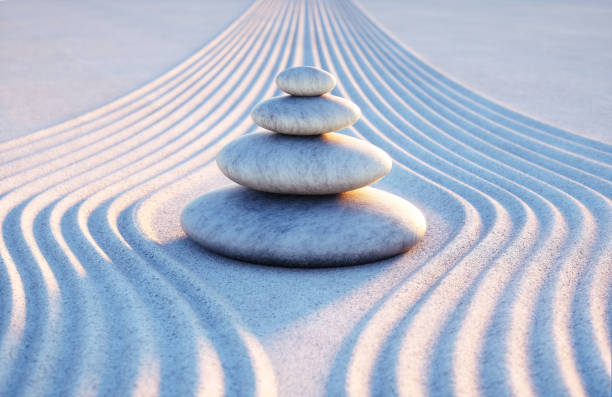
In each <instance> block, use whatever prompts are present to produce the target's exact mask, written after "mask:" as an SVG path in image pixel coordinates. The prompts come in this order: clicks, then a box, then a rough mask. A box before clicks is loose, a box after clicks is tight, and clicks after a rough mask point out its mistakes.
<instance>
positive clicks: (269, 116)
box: [251, 95, 361, 135]
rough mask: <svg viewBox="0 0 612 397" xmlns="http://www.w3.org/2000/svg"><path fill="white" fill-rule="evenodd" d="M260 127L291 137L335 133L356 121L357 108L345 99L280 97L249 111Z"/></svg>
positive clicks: (331, 96)
mask: <svg viewBox="0 0 612 397" xmlns="http://www.w3.org/2000/svg"><path fill="white" fill-rule="evenodd" d="M251 117H252V118H253V121H254V122H255V123H256V124H257V125H259V126H260V127H262V128H265V129H267V130H270V131H274V132H280V133H282V134H290V135H319V134H324V133H326V132H332V131H338V130H341V129H342V128H345V127H348V126H350V125H352V124H353V123H355V122H356V121H357V120H359V117H361V111H360V110H359V107H357V105H355V104H354V103H352V102H351V101H348V100H346V99H343V98H340V97H337V96H333V95H323V96H315V97H296V96H289V95H285V96H279V97H274V98H270V99H268V100H265V101H263V102H260V103H259V104H258V105H257V106H255V108H253V111H252V112H251Z"/></svg>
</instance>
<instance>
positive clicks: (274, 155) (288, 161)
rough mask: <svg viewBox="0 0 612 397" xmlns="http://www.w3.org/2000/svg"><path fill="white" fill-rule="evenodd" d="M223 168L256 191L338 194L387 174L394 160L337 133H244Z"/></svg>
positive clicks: (228, 149)
mask: <svg viewBox="0 0 612 397" xmlns="http://www.w3.org/2000/svg"><path fill="white" fill-rule="evenodd" d="M217 164H218V165H219V168H220V169H221V171H222V172H223V173H224V174H225V175H226V176H227V177H228V178H230V179H231V180H233V181H234V182H236V183H239V184H241V185H243V186H246V187H249V188H251V189H256V190H261V191H264V192H271V193H284V194H333V193H340V192H346V191H348V190H353V189H357V188H360V187H363V186H366V185H369V184H371V183H374V182H375V181H377V180H379V179H380V178H382V177H384V176H385V175H387V174H388V173H389V171H390V170H391V164H392V161H391V158H390V157H389V155H387V153H385V152H384V151H383V150H381V149H379V148H378V147H376V146H374V145H372V144H370V143H368V142H366V141H363V140H360V139H356V138H352V137H349V136H346V135H342V134H337V133H328V134H323V135H316V136H291V135H283V134H275V133H272V132H267V131H266V132H255V133H252V134H247V135H244V136H242V137H240V138H238V139H236V140H234V141H232V142H230V143H229V144H228V145H226V146H225V147H224V148H223V150H221V152H220V153H219V155H218V156H217Z"/></svg>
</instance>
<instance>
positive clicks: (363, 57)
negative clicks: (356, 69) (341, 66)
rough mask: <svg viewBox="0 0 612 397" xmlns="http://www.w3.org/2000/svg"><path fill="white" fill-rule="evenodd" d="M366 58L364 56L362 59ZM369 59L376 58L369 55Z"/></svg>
mask: <svg viewBox="0 0 612 397" xmlns="http://www.w3.org/2000/svg"><path fill="white" fill-rule="evenodd" d="M364 58H366V57H363V58H362V59H364ZM367 59H375V58H374V57H368V58H367Z"/></svg>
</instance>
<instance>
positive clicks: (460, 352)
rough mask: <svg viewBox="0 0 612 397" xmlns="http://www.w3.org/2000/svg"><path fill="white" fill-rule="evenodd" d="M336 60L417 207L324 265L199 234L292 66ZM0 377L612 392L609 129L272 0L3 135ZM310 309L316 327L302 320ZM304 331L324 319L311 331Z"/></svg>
mask: <svg viewBox="0 0 612 397" xmlns="http://www.w3.org/2000/svg"><path fill="white" fill-rule="evenodd" d="M298 64H313V65H319V66H321V67H323V68H325V69H327V70H329V71H330V72H332V73H333V74H335V75H336V76H337V78H338V81H339V85H338V87H337V88H336V89H335V90H334V93H335V94H337V95H340V96H343V97H347V98H349V99H350V100H351V101H353V102H355V103H356V104H358V105H359V106H360V108H361V109H362V112H363V117H362V119H361V120H360V121H359V122H358V123H357V124H355V125H354V126H353V127H351V128H350V129H347V130H345V131H344V132H345V133H347V134H351V135H354V136H358V137H361V138H363V139H366V140H368V141H370V142H372V143H374V144H376V145H378V146H379V147H381V148H382V149H384V150H386V151H387V152H388V153H389V154H390V155H391V156H392V157H393V160H394V169H393V171H392V172H391V174H390V175H389V176H388V177H387V178H385V179H384V180H383V181H381V182H380V183H379V185H380V186H381V187H382V188H385V189H387V190H390V191H392V192H394V193H396V194H399V195H401V196H403V197H405V198H407V199H408V200H410V201H412V202H413V203H415V204H416V205H417V206H418V207H419V208H421V209H422V210H423V212H424V213H425V215H426V217H427V219H428V225H429V226H428V227H429V230H428V232H427V235H426V236H425V239H424V241H423V242H422V243H421V244H419V245H418V246H417V247H415V249H414V250H413V251H411V252H410V253H409V254H407V255H404V256H400V257H396V258H393V259H391V260H388V261H383V262H382V263H379V264H374V265H368V266H363V267H359V268H352V269H331V270H312V271H309V272H302V271H294V270H288V269H275V268H267V267H261V266H250V265H245V264H242V263H239V262H236V261H232V260H228V259H225V258H222V257H219V256H216V255H213V254H211V253H207V252H205V251H203V250H201V249H200V248H198V247H197V246H196V245H194V244H192V243H191V242H190V241H188V240H186V239H185V236H184V234H183V233H182V230H181V229H180V225H179V224H178V214H179V213H180V210H181V208H182V206H183V205H184V204H186V203H187V202H188V201H189V200H190V199H191V198H193V197H195V196H197V195H198V194H200V193H202V192H204V191H207V190H210V189H212V188H215V187H217V186H220V185H223V184H225V183H227V182H228V181H227V180H224V179H223V178H222V177H221V176H220V173H219V171H218V170H217V169H216V166H215V165H214V157H215V155H216V154H217V152H218V151H219V150H220V148H221V147H223V145H224V144H226V143H227V142H229V141H230V140H232V139H234V138H236V137H238V136H240V135H242V134H244V133H247V132H251V131H253V130H254V129H255V127H254V125H253V123H252V121H251V120H250V117H249V112H250V109H251V108H252V106H253V105H254V104H255V103H257V102H258V101H260V100H262V99H263V98H266V97H270V96H272V95H275V94H278V90H276V88H275V86H274V84H273V81H274V77H275V75H276V74H277V73H278V72H279V71H281V70H283V69H284V68H285V67H287V66H290V65H298ZM0 182H2V183H0V224H1V225H2V228H1V234H0V265H1V267H0V269H1V270H0V299H1V300H0V313H2V315H1V316H0V358H1V360H0V395H40V394H52V395H90V394H91V395H95V394H101V395H128V394H133V395H206V396H208V395H259V396H274V395H276V394H278V395H320V394H329V395H351V396H367V395H400V394H401V395H410V396H414V395H429V394H432V395H447V394H454V395H480V394H482V395H505V394H515V395H525V396H528V395H542V396H544V395H572V396H599V395H602V396H603V395H607V393H608V392H609V390H610V376H611V374H610V368H611V362H610V348H611V346H610V340H611V339H612V333H611V332H612V331H611V329H612V315H611V313H610V310H612V307H611V305H610V302H611V301H612V294H611V291H612V261H611V259H610V258H612V249H611V248H610V246H611V244H610V241H611V237H612V227H611V222H612V203H611V200H612V147H610V146H609V145H606V144H603V143H600V142H597V141H593V140H590V139H587V138H585V137H582V136H580V135H577V134H574V133H571V132H569V131H564V130H562V129H559V128H557V127H553V126H549V125H547V124H545V123H542V122H540V121H537V120H534V119H532V118H530V117H527V116H524V115H521V114H519V113H516V112H514V111H512V110H510V109H507V108H505V107H503V106H500V105H498V104H496V103H495V102H493V101H491V100H490V99H487V98H485V97H483V96H481V95H480V94H477V93H475V92H473V91H471V90H470V89H469V88H468V87H463V86H461V85H460V84H458V83H456V82H454V81H453V80H452V79H450V78H449V77H447V76H445V75H443V74H441V73H440V72H438V71H437V70H435V69H434V68H432V67H431V66H429V65H428V64H426V63H425V62H423V61H422V60H420V59H419V58H418V56H417V55H415V54H413V53H412V52H411V51H410V50H409V49H407V48H406V47H404V46H403V45H402V44H400V43H398V42H397V41H396V40H395V39H394V38H393V37H392V36H391V35H390V34H389V33H388V32H386V31H385V30H384V28H382V27H380V26H378V25H377V24H376V23H375V22H374V21H373V20H372V19H371V18H370V17H369V16H368V15H367V13H366V12H365V11H364V10H363V9H361V8H360V7H359V6H358V5H357V4H355V3H353V2H352V1H350V0H334V1H322V0H292V1H280V0H260V1H256V2H255V3H254V4H253V5H252V6H251V7H250V8H249V9H248V10H246V11H245V12H244V13H243V14H242V15H240V16H239V17H238V18H237V19H236V20H235V21H234V22H233V23H232V24H231V25H230V26H229V27H228V28H226V29H225V30H224V31H223V32H221V33H219V34H218V35H217V36H216V37H215V38H214V39H213V40H211V41H210V42H209V43H208V44H207V45H205V46H204V47H203V48H202V49H201V50H199V51H197V52H196V53H195V54H194V55H193V56H191V57H190V58H189V59H187V60H186V61H184V62H182V63H181V64H179V65H177V66H176V67H175V68H173V69H172V70H170V71H168V72H167V73H166V74H164V75H162V76H160V77H159V78H158V79H156V80H154V81H152V82H151V83H149V84H147V85H145V86H143V87H141V88H139V89H137V90H135V91H133V92H131V93H129V94H127V95H126V96H124V97H122V98H120V99H118V100H116V101H114V102H112V103H109V104H107V105H105V106H103V107H101V108H99V109H96V110H93V111H91V112H89V113H87V114H84V115H83V116H80V117H78V118H76V119H73V120H70V121H67V122H65V123H62V124H59V125H57V126H54V127H51V128H48V129H45V130H42V131H38V132H35V133H33V134H31V135H28V136H26V137H23V138H19V139H15V140H13V141H8V142H4V143H2V144H0ZM306 330H307V332H306ZM296 335H302V337H304V335H307V336H308V337H307V338H302V339H300V338H298V337H297V336H296Z"/></svg>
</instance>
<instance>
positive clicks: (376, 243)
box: [181, 185, 426, 267]
mask: <svg viewBox="0 0 612 397" xmlns="http://www.w3.org/2000/svg"><path fill="white" fill-rule="evenodd" d="M181 224H182V226H183V230H184V231H185V233H187V235H188V236H189V237H191V238H192V239H193V240H195V241H196V242H198V243H199V244H201V245H202V246H204V248H206V249H209V250H210V251H213V252H216V253H218V254H221V255H225V256H229V257H231V258H236V259H239V260H243V261H247V262H255V263H262V264H267V265H282V266H297V267H321V266H343V265H356V264H360V263H367V262H373V261H377V260H381V259H384V258H387V257H390V256H393V255H397V254H399V253H402V252H405V251H407V250H408V249H410V247H412V246H413V245H414V244H416V243H417V241H418V240H419V239H421V237H423V235H424V234H425V228H426V224H425V218H424V217H423V214H422V213H421V211H419V210H418V209H417V208H416V207H415V206H414V205H412V204H410V203H409V202H408V201H406V200H404V199H402V198H401V197H398V196H395V195H393V194H391V193H387V192H384V191H381V190H378V189H374V188H371V187H365V188H362V189H357V190H351V191H350V192H346V193H341V194H336V195H326V196H296V195H278V194H272V193H263V192H258V191H256V190H252V189H247V188H245V187H241V186H236V185H235V186H234V187H229V188H222V189H219V190H215V191H213V192H210V193H208V194H205V195H203V196H200V197H199V198H197V199H195V200H194V201H193V202H191V203H190V204H188V205H187V207H185V209H184V210H183V213H182V214H181Z"/></svg>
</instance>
